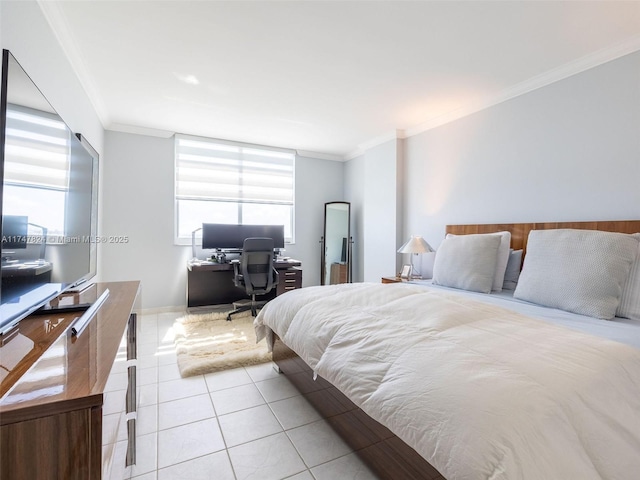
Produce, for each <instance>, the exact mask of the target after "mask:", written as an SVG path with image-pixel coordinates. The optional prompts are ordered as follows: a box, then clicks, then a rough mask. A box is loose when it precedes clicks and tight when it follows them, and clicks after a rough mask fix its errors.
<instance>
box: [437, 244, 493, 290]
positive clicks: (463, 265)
mask: <svg viewBox="0 0 640 480" xmlns="http://www.w3.org/2000/svg"><path fill="white" fill-rule="evenodd" d="M499 246H500V237H499V236H498V235H459V236H457V235H451V236H449V235H447V237H445V239H444V240H443V241H442V243H441V244H440V246H439V247H438V250H437V252H436V259H435V262H434V265H433V283H434V284H435V285H443V286H445V287H453V288H460V289H463V290H471V291H473V292H481V293H490V292H491V286H492V285H493V277H494V275H495V270H496V258H497V255H498V247H499Z"/></svg>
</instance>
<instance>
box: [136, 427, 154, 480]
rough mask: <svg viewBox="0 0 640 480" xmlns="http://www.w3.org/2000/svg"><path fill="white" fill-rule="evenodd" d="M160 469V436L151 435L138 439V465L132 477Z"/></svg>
mask: <svg viewBox="0 0 640 480" xmlns="http://www.w3.org/2000/svg"><path fill="white" fill-rule="evenodd" d="M157 468H158V434H157V433H150V434H149V435H142V436H139V437H138V438H136V463H135V465H133V466H132V467H131V476H132V477H135V476H137V475H142V474H143V473H149V472H153V471H155V470H156V469H157Z"/></svg>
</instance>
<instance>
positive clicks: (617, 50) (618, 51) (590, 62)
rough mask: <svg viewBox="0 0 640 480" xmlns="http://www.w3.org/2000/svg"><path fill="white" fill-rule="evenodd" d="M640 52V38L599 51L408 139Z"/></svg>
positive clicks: (431, 124)
mask: <svg viewBox="0 0 640 480" xmlns="http://www.w3.org/2000/svg"><path fill="white" fill-rule="evenodd" d="M638 50H640V35H635V36H633V37H631V38H630V39H629V40H628V41H626V42H624V43H622V44H620V45H616V46H614V47H610V48H604V49H601V50H598V51H596V52H593V53H590V54H589V55H585V56H584V57H581V58H578V59H577V60H574V61H572V62H569V63H567V64H564V65H562V66H560V67H557V68H554V69H552V70H549V71H547V72H545V73H543V74H540V75H536V76H535V77H532V78H530V79H528V80H526V81H524V82H521V83H519V84H517V85H514V86H513V87H510V88H507V89H505V90H503V91H501V92H499V93H498V94H497V95H495V96H493V97H491V98H489V99H487V100H486V101H483V102H479V103H476V104H473V105H469V106H467V107H464V108H460V109H457V110H454V111H452V112H450V113H447V114H444V115H440V116H439V117H436V118H433V119H431V120H429V121H427V122H425V123H422V124H420V125H417V126H415V127H412V128H408V129H407V130H406V134H407V137H412V136H414V135H418V134H420V133H423V132H426V131H427V130H431V129H432V128H436V127H439V126H441V125H445V124H447V123H450V122H453V121H455V120H458V119H460V118H464V117H466V116H469V115H471V114H473V113H476V112H479V111H481V110H484V109H486V108H489V107H492V106H494V105H497V104H499V103H502V102H505V101H507V100H510V99H512V98H515V97H519V96H520V95H524V94H526V93H529V92H532V91H534V90H537V89H539V88H542V87H546V86H547V85H551V84H552V83H555V82H558V81H560V80H564V79H565V78H569V77H571V76H573V75H576V74H578V73H582V72H584V71H587V70H589V69H591V68H595V67H597V66H600V65H603V64H605V63H607V62H610V61H612V60H615V59H617V58H620V57H623V56H625V55H628V54H630V53H633V52H636V51H638Z"/></svg>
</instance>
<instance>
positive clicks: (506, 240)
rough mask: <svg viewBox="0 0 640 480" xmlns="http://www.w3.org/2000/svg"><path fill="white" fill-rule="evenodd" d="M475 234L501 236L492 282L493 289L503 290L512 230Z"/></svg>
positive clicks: (450, 234)
mask: <svg viewBox="0 0 640 480" xmlns="http://www.w3.org/2000/svg"><path fill="white" fill-rule="evenodd" d="M475 235H497V236H499V237H500V246H499V247H498V256H497V257H496V265H495V270H494V273H493V283H492V284H491V291H493V292H501V291H502V285H503V283H504V274H505V271H506V270H507V262H508V261H509V250H510V248H509V247H510V246H511V232H507V231H504V232H496V233H478V234H475ZM455 236H456V235H454V234H452V233H449V234H447V237H445V238H448V237H455Z"/></svg>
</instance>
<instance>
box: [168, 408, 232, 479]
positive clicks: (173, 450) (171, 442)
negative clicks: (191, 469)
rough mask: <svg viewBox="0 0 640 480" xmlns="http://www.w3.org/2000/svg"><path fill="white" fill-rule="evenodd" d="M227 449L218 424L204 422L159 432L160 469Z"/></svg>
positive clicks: (213, 421)
mask: <svg viewBox="0 0 640 480" xmlns="http://www.w3.org/2000/svg"><path fill="white" fill-rule="evenodd" d="M224 448H225V445H224V440H223V439H222V434H221V433H220V428H219V427H218V422H217V421H216V420H215V419H208V420H203V421H201V422H196V423H190V424H188V425H182V426H180V427H175V428H169V429H168V430H160V431H159V432H158V468H164V467H168V466H170V465H173V464H176V463H180V462H184V461H186V460H191V459H194V458H197V457H201V456H203V455H207V454H209V453H214V452H217V451H220V450H223V449H224Z"/></svg>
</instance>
